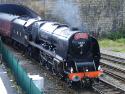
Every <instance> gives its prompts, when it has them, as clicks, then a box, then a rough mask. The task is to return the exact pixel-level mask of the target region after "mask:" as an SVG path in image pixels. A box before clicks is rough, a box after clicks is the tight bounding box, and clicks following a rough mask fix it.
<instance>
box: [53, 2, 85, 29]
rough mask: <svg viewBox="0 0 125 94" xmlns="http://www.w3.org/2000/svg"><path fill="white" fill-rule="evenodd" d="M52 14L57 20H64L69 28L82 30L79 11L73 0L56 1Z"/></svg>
mask: <svg viewBox="0 0 125 94" xmlns="http://www.w3.org/2000/svg"><path fill="white" fill-rule="evenodd" d="M53 14H54V15H55V16H56V17H58V18H59V19H64V21H65V22H66V23H67V24H69V25H70V26H71V27H77V28H79V29H83V22H82V19H81V17H80V9H79V7H78V6H77V5H76V4H75V3H73V0H57V3H56V6H55V8H54V11H53Z"/></svg>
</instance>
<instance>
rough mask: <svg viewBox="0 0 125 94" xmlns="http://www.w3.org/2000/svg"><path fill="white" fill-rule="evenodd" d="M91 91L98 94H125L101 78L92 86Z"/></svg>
mask: <svg viewBox="0 0 125 94" xmlns="http://www.w3.org/2000/svg"><path fill="white" fill-rule="evenodd" d="M93 89H94V90H95V91H97V92H98V93H99V94H125V91H124V90H123V89H122V88H118V87H117V86H115V85H114V84H112V83H110V82H108V81H106V80H104V79H101V78H100V81H99V83H97V84H94V85H93Z"/></svg>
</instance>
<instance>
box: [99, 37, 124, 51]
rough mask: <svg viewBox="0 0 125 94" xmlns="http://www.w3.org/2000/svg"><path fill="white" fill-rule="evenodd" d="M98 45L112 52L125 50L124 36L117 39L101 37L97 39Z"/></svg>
mask: <svg viewBox="0 0 125 94" xmlns="http://www.w3.org/2000/svg"><path fill="white" fill-rule="evenodd" d="M99 45H100V47H101V48H106V49H110V50H111V51H114V52H125V38H121V39H117V40H110V39H102V40H99Z"/></svg>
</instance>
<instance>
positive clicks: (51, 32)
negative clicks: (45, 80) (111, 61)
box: [0, 4, 101, 83]
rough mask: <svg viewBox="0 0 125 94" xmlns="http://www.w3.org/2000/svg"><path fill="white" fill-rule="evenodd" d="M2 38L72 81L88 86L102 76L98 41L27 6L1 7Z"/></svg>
mask: <svg viewBox="0 0 125 94" xmlns="http://www.w3.org/2000/svg"><path fill="white" fill-rule="evenodd" d="M0 35H1V36H2V38H3V39H4V40H8V39H9V40H11V41H12V44H13V45H15V44H16V45H19V46H21V47H23V48H24V49H25V50H26V53H27V54H28V55H30V56H32V57H35V58H37V60H39V62H40V63H41V64H42V65H43V66H46V67H47V68H48V69H50V70H51V71H52V72H53V73H55V74H57V75H59V76H60V77H62V78H66V79H68V80H67V81H68V82H71V83H73V82H83V83H86V79H87V81H88V80H89V81H90V82H91V81H92V80H93V79H96V78H98V76H100V73H101V72H100V71H99V70H98V67H99V60H100V50H99V45H98V42H97V40H96V39H95V38H93V37H91V36H90V35H89V34H88V33H87V32H82V31H79V30H78V29H77V28H72V29H70V28H69V27H68V26H67V25H64V24H60V23H58V22H52V21H46V20H42V19H41V17H40V16H38V15H37V14H36V13H35V12H33V11H32V10H30V9H29V8H27V7H25V6H23V5H16V4H1V5H0Z"/></svg>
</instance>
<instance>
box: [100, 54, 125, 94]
mask: <svg viewBox="0 0 125 94" xmlns="http://www.w3.org/2000/svg"><path fill="white" fill-rule="evenodd" d="M101 58H102V59H101V65H102V68H103V70H104V75H106V76H109V78H108V79H113V80H112V82H111V81H108V80H107V79H105V77H101V79H100V80H102V81H101V82H103V83H105V82H106V83H107V84H109V86H110V87H111V86H112V89H110V88H109V89H110V90H111V93H105V92H103V93H101V94H116V93H117V94H125V87H124V85H125V59H124V58H120V57H115V56H111V55H107V54H102V57H101ZM103 83H101V84H103ZM119 83H121V84H119ZM99 86H100V85H99ZM106 87H107V86H106ZM113 87H114V88H115V91H118V92H116V93H115V92H114V93H112V91H114V89H113ZM105 89H106V88H104V89H103V90H104V91H105ZM110 90H109V91H110ZM98 91H101V90H98ZM106 92H107V91H106Z"/></svg>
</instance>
